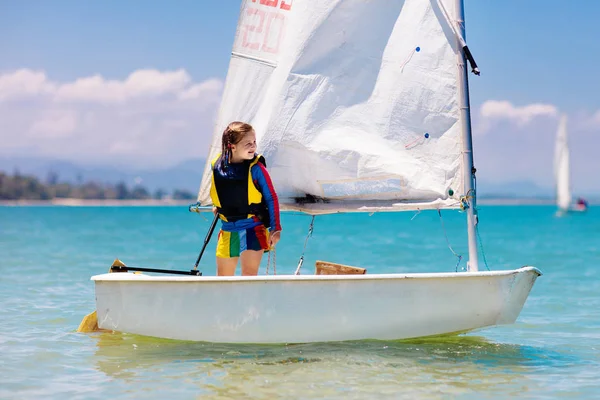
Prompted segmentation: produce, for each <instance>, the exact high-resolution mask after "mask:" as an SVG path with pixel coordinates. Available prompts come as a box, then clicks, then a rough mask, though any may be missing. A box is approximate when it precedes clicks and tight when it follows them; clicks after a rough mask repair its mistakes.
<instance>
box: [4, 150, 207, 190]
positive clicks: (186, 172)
mask: <svg viewBox="0 0 600 400" xmlns="http://www.w3.org/2000/svg"><path fill="white" fill-rule="evenodd" d="M204 162H205V161H204V160H203V159H200V158H198V159H190V160H186V161H183V162H181V163H179V164H177V165H175V166H173V167H169V168H165V169H156V170H153V169H136V168H128V167H113V166H110V165H106V166H91V165H79V164H75V163H72V162H69V161H61V160H52V159H39V158H27V157H3V156H2V157H0V171H5V172H7V173H9V174H12V173H13V172H14V171H15V170H18V171H19V172H20V173H21V174H28V175H34V176H36V177H38V178H39V179H41V180H42V181H44V182H45V181H46V179H47V178H48V176H49V174H50V173H54V174H56V175H57V176H58V180H59V181H61V182H70V183H77V182H78V181H81V182H86V181H96V182H100V183H111V184H116V183H118V182H124V183H125V184H127V185H128V186H132V185H134V184H140V185H142V186H144V187H146V188H147V189H148V190H150V191H154V190H157V189H164V190H166V191H172V190H175V189H180V190H188V191H190V192H192V193H195V192H197V191H198V188H199V187H200V180H201V179H202V172H203V170H204Z"/></svg>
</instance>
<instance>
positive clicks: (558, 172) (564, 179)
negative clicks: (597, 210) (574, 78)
mask: <svg viewBox="0 0 600 400" xmlns="http://www.w3.org/2000/svg"><path fill="white" fill-rule="evenodd" d="M554 179H555V182H556V206H557V208H558V210H557V214H558V215H563V214H565V213H567V212H570V211H574V212H582V211H586V210H587V202H586V201H585V200H583V199H582V198H579V199H578V200H577V203H576V204H572V200H573V198H572V194H571V160H570V151H569V139H568V131H567V116H566V115H564V114H563V115H562V116H561V118H560V121H559V123H558V130H557V132H556V143H555V148H554Z"/></svg>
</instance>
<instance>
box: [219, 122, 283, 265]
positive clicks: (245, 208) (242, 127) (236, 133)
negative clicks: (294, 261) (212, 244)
mask: <svg viewBox="0 0 600 400" xmlns="http://www.w3.org/2000/svg"><path fill="white" fill-rule="evenodd" d="M255 152H256V133H255V132H254V129H253V128H252V126H251V125H249V124H246V123H244V122H237V121H236V122H232V123H230V124H229V125H228V126H227V128H226V129H225V131H224V132H223V138H222V145H221V154H219V155H218V156H217V157H216V158H215V159H214V160H213V162H212V163H211V168H212V185H211V188H210V196H211V199H212V202H213V205H214V208H213V211H214V212H215V213H218V215H219V218H220V219H221V222H222V225H221V230H220V231H219V238H218V242H217V275H235V270H236V268H237V263H238V259H241V265H242V275H257V274H258V268H259V266H260V261H261V259H262V256H263V252H265V251H270V250H271V249H272V248H273V247H275V245H276V244H277V242H278V241H279V239H280V236H281V224H280V220H279V201H278V199H277V193H275V189H274V188H273V183H272V182H271V177H270V176H269V173H268V172H267V168H266V162H265V159H264V157H263V156H261V155H260V154H256V153H255Z"/></svg>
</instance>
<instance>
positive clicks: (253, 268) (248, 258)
mask: <svg viewBox="0 0 600 400" xmlns="http://www.w3.org/2000/svg"><path fill="white" fill-rule="evenodd" d="M263 252H264V251H263V250H246V251H244V252H243V253H242V256H241V257H240V258H241V260H242V275H258V267H260V260H261V259H262V255H263Z"/></svg>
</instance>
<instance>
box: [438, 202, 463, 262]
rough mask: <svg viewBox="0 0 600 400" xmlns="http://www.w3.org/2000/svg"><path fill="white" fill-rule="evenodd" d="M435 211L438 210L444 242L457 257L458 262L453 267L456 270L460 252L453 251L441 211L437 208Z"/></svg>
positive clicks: (460, 258)
mask: <svg viewBox="0 0 600 400" xmlns="http://www.w3.org/2000/svg"><path fill="white" fill-rule="evenodd" d="M437 211H438V215H439V216H440V222H441V223H442V230H443V231H444V238H446V244H447V245H448V248H449V249H450V251H451V252H452V254H454V255H455V256H456V258H458V262H457V263H456V268H455V271H456V272H458V266H459V265H460V262H461V260H462V256H461V255H460V254H457V253H456V252H455V251H454V249H453V248H452V246H451V245H450V240H448V234H447V233H446V226H445V225H444V219H443V218H442V211H441V210H440V209H439V208H438V210H437Z"/></svg>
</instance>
